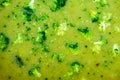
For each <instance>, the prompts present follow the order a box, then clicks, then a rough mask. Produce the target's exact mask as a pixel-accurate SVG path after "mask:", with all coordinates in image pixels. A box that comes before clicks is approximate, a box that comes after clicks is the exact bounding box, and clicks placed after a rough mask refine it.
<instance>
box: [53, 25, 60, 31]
mask: <svg viewBox="0 0 120 80" xmlns="http://www.w3.org/2000/svg"><path fill="white" fill-rule="evenodd" d="M52 27H53V29H54V30H55V31H56V30H57V29H58V27H59V24H58V23H53V24H52Z"/></svg>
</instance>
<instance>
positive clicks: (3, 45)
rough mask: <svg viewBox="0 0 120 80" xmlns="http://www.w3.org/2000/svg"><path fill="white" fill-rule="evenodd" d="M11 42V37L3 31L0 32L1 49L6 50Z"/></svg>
mask: <svg viewBox="0 0 120 80" xmlns="http://www.w3.org/2000/svg"><path fill="white" fill-rule="evenodd" d="M8 44H9V38H8V37H7V36H5V35H4V34H3V33H0V50H1V51H4V50H6V49H7V47H8Z"/></svg>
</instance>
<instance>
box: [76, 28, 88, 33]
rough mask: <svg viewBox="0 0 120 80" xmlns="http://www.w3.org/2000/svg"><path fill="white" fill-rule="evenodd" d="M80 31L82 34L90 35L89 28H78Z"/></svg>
mask: <svg viewBox="0 0 120 80" xmlns="http://www.w3.org/2000/svg"><path fill="white" fill-rule="evenodd" d="M78 31H80V32H81V33H82V34H88V33H89V29H88V27H82V28H78Z"/></svg>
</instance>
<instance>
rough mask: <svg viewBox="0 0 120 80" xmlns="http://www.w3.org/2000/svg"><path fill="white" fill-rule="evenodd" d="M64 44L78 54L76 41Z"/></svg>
mask: <svg viewBox="0 0 120 80" xmlns="http://www.w3.org/2000/svg"><path fill="white" fill-rule="evenodd" d="M65 46H66V47H67V48H68V49H69V50H70V51H71V52H72V53H73V54H78V53H79V51H80V49H79V45H78V43H77V42H72V43H66V44H65Z"/></svg>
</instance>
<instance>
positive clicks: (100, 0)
mask: <svg viewBox="0 0 120 80" xmlns="http://www.w3.org/2000/svg"><path fill="white" fill-rule="evenodd" d="M93 1H94V2H96V3H98V4H99V5H100V6H101V7H105V6H108V5H109V3H108V1H107V0H93Z"/></svg>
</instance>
